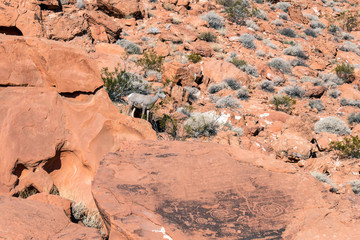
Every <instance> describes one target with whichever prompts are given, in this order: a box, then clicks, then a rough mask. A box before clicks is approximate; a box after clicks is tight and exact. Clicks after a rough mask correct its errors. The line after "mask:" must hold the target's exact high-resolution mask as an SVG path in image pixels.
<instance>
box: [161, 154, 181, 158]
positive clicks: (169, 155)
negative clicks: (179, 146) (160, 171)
mask: <svg viewBox="0 0 360 240" xmlns="http://www.w3.org/2000/svg"><path fill="white" fill-rule="evenodd" d="M174 156H177V154H175V153H166V154H160V155H156V157H157V158H167V157H174Z"/></svg>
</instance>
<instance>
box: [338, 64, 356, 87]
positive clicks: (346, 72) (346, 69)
mask: <svg viewBox="0 0 360 240" xmlns="http://www.w3.org/2000/svg"><path fill="white" fill-rule="evenodd" d="M334 70H335V72H336V75H337V76H338V77H339V78H341V79H343V80H344V81H345V82H347V83H351V82H353V81H354V79H355V76H354V66H353V65H351V64H350V63H344V62H343V63H340V64H338V65H336V67H335V69H334Z"/></svg>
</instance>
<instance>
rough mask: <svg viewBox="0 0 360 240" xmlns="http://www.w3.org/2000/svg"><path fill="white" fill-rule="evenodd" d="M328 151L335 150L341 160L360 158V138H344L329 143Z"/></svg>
mask: <svg viewBox="0 0 360 240" xmlns="http://www.w3.org/2000/svg"><path fill="white" fill-rule="evenodd" d="M330 149H331V150H335V151H336V152H337V154H338V156H339V157H341V158H347V157H351V158H360V138H359V137H358V136H350V137H344V140H343V141H334V142H331V143H330Z"/></svg>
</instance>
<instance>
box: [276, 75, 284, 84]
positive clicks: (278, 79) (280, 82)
mask: <svg viewBox="0 0 360 240" xmlns="http://www.w3.org/2000/svg"><path fill="white" fill-rule="evenodd" d="M284 83H285V79H283V78H282V77H279V76H277V77H275V78H274V85H275V86H280V85H282V84H284Z"/></svg>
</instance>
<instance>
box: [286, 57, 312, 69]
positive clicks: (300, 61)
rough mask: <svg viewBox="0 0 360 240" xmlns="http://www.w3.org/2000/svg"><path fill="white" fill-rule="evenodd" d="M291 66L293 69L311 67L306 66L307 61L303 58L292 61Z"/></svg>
mask: <svg viewBox="0 0 360 240" xmlns="http://www.w3.org/2000/svg"><path fill="white" fill-rule="evenodd" d="M290 65H291V66H293V67H296V66H302V67H309V66H308V65H307V64H306V62H305V60H304V59H302V58H297V59H293V60H291V62H290Z"/></svg>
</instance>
